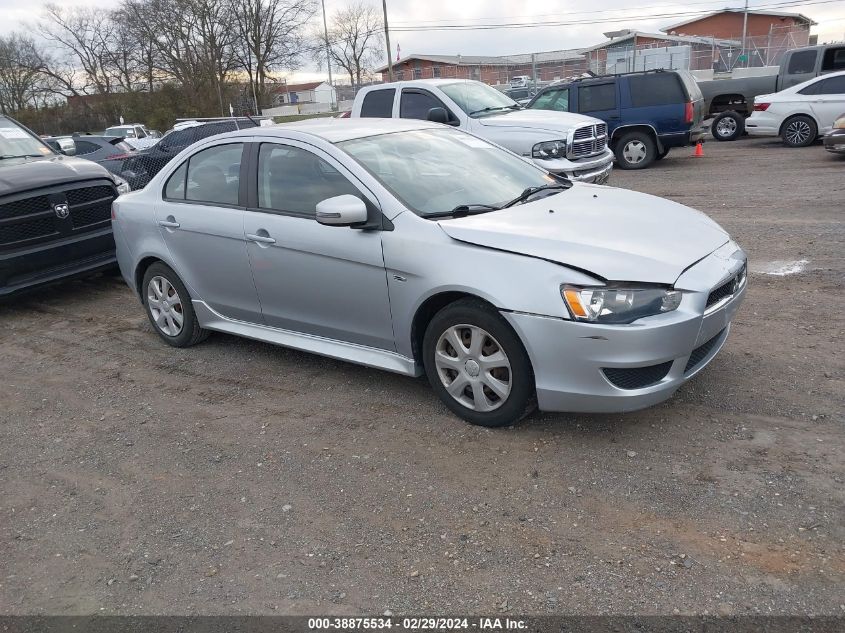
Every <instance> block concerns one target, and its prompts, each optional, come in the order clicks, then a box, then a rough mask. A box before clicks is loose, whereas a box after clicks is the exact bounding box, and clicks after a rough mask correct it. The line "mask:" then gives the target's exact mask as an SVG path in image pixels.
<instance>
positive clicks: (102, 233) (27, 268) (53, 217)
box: [0, 178, 117, 296]
mask: <svg viewBox="0 0 845 633" xmlns="http://www.w3.org/2000/svg"><path fill="white" fill-rule="evenodd" d="M116 197H117V190H116V188H115V185H114V182H113V181H112V180H111V179H109V178H99V179H92V180H85V181H75V182H69V183H64V184H58V185H50V186H46V187H39V188H37V189H30V190H27V191H25V192H21V193H14V194H9V195H5V196H0V296H1V295H8V294H11V293H13V292H16V291H18V290H22V289H25V288H29V287H32V286H36V285H40V284H43V283H48V282H51V281H55V280H57V279H62V278H66V277H71V276H76V275H81V274H87V273H92V272H96V271H98V270H104V269H107V268H111V267H114V266H115V264H116V260H115V253H114V238H113V236H112V229H111V203H112V202H113V201H114V199H115V198H116Z"/></svg>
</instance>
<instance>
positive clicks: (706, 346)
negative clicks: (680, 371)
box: [684, 330, 724, 374]
mask: <svg viewBox="0 0 845 633" xmlns="http://www.w3.org/2000/svg"><path fill="white" fill-rule="evenodd" d="M723 332H724V330H722V331H721V332H719V333H718V334H717V335H716V336H714V337H713V338H711V339H710V340H709V341H707V342H706V343H702V344H701V345H699V346H698V347H696V348H695V349H694V350H692V354H690V356H689V360H688V361H687V366H686V367H684V373H685V374H688V373H689V372H690V371H692V370H693V369H695V368H696V367H698V365H699V364H700V363H701V361H703V360H704V358H705V357H706V356H707V355H708V354H709V353H710V351H711V350H712V349H713V348H714V347H715V346H716V343H717V342H718V341H719V337H720V336H722V333H723Z"/></svg>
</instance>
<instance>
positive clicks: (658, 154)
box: [654, 147, 672, 160]
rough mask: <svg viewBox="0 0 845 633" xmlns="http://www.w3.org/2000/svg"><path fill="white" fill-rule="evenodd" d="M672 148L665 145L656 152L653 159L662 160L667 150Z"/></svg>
mask: <svg viewBox="0 0 845 633" xmlns="http://www.w3.org/2000/svg"><path fill="white" fill-rule="evenodd" d="M670 149H672V148H671V147H667V148H666V149H664V150H663V151H662V152H657V156H655V157H654V160H663V159H664V158H666V155H667V154H668V153H669V150H670Z"/></svg>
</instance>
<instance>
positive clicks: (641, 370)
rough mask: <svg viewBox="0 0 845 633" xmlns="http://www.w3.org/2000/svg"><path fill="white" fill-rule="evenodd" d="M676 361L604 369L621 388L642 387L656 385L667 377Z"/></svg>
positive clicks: (610, 379)
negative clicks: (645, 365)
mask: <svg viewBox="0 0 845 633" xmlns="http://www.w3.org/2000/svg"><path fill="white" fill-rule="evenodd" d="M673 362H674V361H671V360H669V361H666V362H665V363H660V364H659V365H650V366H649V367H631V368H622V367H605V368H603V369H602V371H603V372H604V375H605V376H607V379H608V380H609V381H610V382H611V383H612V384H613V385H614V386H616V387H619V388H620V389H642V388H643V387H649V386H651V385H655V384H657V383H658V382H660V381H661V380H663V379H664V378H665V377H666V374H668V373H669V370H670V369H671V368H672V363H673Z"/></svg>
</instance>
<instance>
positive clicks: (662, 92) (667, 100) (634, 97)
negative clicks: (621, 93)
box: [628, 73, 687, 108]
mask: <svg viewBox="0 0 845 633" xmlns="http://www.w3.org/2000/svg"><path fill="white" fill-rule="evenodd" d="M628 86H629V88H630V90H631V105H632V106H633V107H635V108H644V107H648V106H657V105H665V104H676V103H686V100H687V97H686V95H685V94H684V89H683V87H682V86H681V82H680V81H679V79H678V76H677V75H675V74H674V73H652V74H649V75H631V76H630V77H628Z"/></svg>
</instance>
